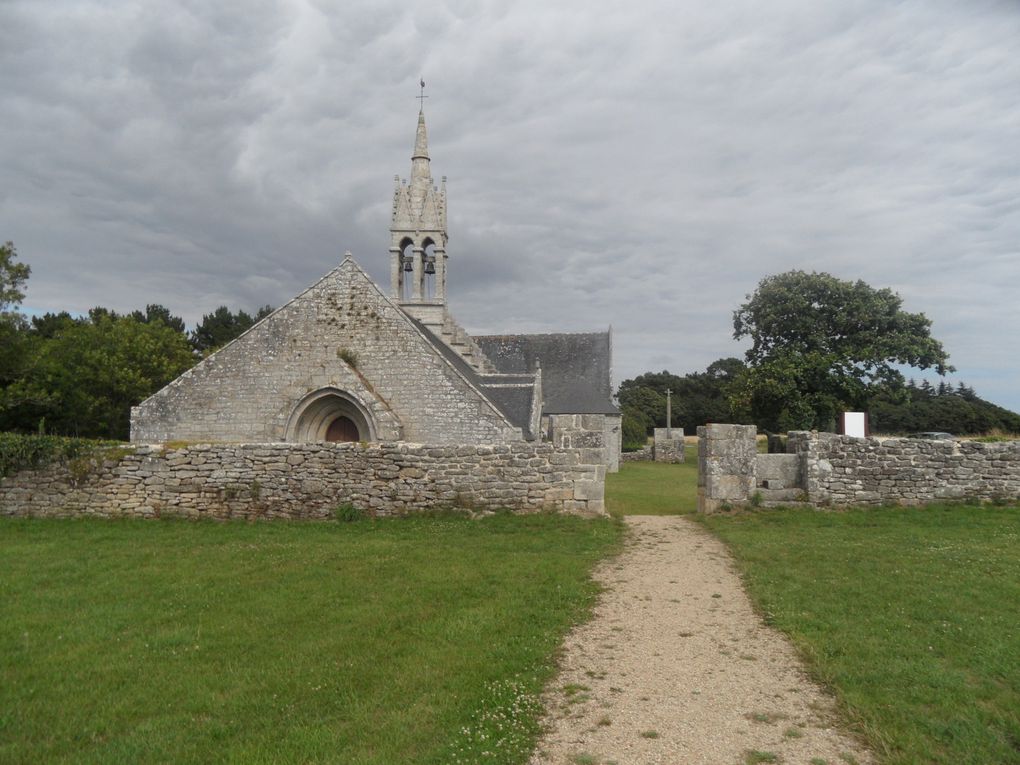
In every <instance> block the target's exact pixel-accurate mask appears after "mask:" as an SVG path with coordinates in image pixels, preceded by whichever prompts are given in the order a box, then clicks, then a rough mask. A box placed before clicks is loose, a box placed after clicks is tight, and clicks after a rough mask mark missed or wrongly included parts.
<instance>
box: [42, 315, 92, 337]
mask: <svg viewBox="0 0 1020 765" xmlns="http://www.w3.org/2000/svg"><path fill="white" fill-rule="evenodd" d="M85 321H88V319H83V318H76V317H74V316H72V315H71V314H69V313H68V312H67V311H61V312H60V313H49V312H47V313H44V314H43V315H42V316H33V317H32V325H31V327H30V330H29V331H30V332H31V333H32V334H33V335H35V336H36V337H41V338H51V337H56V335H57V334H58V333H59V332H60V331H61V330H63V329H64V328H65V327H67V326H69V325H71V324H81V323H83V322H85Z"/></svg>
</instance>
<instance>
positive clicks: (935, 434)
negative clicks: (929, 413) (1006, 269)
mask: <svg viewBox="0 0 1020 765" xmlns="http://www.w3.org/2000/svg"><path fill="white" fill-rule="evenodd" d="M910 437H911V438H923V439H925V440H926V441H955V440H956V436H954V435H953V434H952V433H946V432H944V431H941V430H926V431H924V432H923V433H913V434H911V436H910Z"/></svg>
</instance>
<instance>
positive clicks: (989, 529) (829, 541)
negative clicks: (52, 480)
mask: <svg viewBox="0 0 1020 765" xmlns="http://www.w3.org/2000/svg"><path fill="white" fill-rule="evenodd" d="M705 523H706V524H707V525H708V527H709V528H710V529H712V530H713V531H714V532H715V533H716V534H718V535H719V536H720V537H722V539H723V540H724V541H725V542H726V543H727V544H728V545H729V547H730V549H731V550H732V551H733V552H734V554H735V555H736V557H737V559H738V560H739V562H740V565H741V566H742V568H743V570H744V572H745V574H746V582H747V585H748V587H749V590H750V593H751V595H752V597H753V598H754V599H755V600H756V601H757V603H758V604H759V606H760V608H761V609H762V611H763V613H764V614H765V616H766V618H767V620H768V621H770V622H771V623H773V624H775V625H776V626H778V627H779V628H780V629H782V630H783V631H784V632H786V633H787V634H789V635H790V636H791V637H792V638H793V641H794V642H795V643H796V645H797V646H799V648H800V649H801V650H802V651H803V653H804V655H805V656H806V658H807V659H808V661H809V662H810V665H811V666H812V668H813V671H814V672H815V673H816V674H817V676H818V677H819V678H820V679H821V680H822V681H823V682H824V683H826V684H827V685H829V686H830V687H832V688H834V689H835V690H836V691H837V693H838V695H839V697H840V699H841V701H842V704H843V707H844V709H845V710H846V712H847V715H848V717H849V718H850V719H851V720H853V721H856V722H857V723H858V725H859V727H860V729H861V730H863V731H864V733H865V734H866V737H867V738H868V739H869V740H870V742H871V743H872V745H873V746H874V748H875V750H876V751H877V752H879V753H880V754H881V755H882V760H883V762H885V763H887V764H889V765H893V764H895V765H914V764H915V763H946V764H947V765H948V764H949V763H953V765H960V764H961V763H973V764H974V765H992V764H995V765H1005V764H1006V763H1020V509H1018V508H1016V507H1013V508H994V507H964V506H959V505H957V506H943V507H930V508H926V509H893V508H883V509H871V510H853V511H849V512H842V513H832V512H815V511H811V510H806V511H805V510H782V511H772V512H761V513H746V514H739V515H733V516H710V517H708V518H706V519H705Z"/></svg>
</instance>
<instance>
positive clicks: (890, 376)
mask: <svg viewBox="0 0 1020 765" xmlns="http://www.w3.org/2000/svg"><path fill="white" fill-rule="evenodd" d="M747 297H748V300H747V302H746V303H744V304H743V305H741V306H740V308H738V309H737V310H736V311H735V312H734V314H733V329H734V332H733V336H734V337H735V338H736V339H738V340H739V339H742V338H745V337H747V338H750V339H751V343H752V345H751V348H750V349H749V350H748V351H747V354H746V360H747V364H748V368H747V369H746V370H745V371H744V372H743V373H742V374H741V378H740V380H739V381H738V382H737V383H736V384H735V385H734V387H733V391H732V394H731V400H732V403H733V406H734V408H735V409H737V410H746V411H747V412H748V413H749V414H750V415H751V416H752V417H753V418H754V421H755V422H757V424H758V425H760V426H762V427H764V428H767V429H769V430H789V429H794V428H823V429H824V428H831V427H832V426H833V424H834V422H835V419H836V416H837V415H838V413H839V412H840V411H843V410H846V409H860V408H864V407H865V406H866V405H867V403H868V401H869V399H870V398H871V397H872V396H874V395H876V394H877V393H879V392H882V391H895V390H899V389H902V388H903V387H904V385H903V384H904V378H903V375H902V374H901V373H900V372H899V370H898V369H897V368H896V367H897V365H906V366H911V367H915V368H917V369H929V368H934V369H935V370H936V371H937V372H938V373H939V374H940V375H942V374H945V373H946V372H949V371H952V370H953V368H952V367H951V366H949V364H948V355H947V354H946V352H945V350H944V349H943V348H942V344H941V343H939V342H938V341H937V340H935V339H934V338H932V337H931V334H930V329H931V321H930V320H929V319H928V318H927V317H925V315H924V314H921V313H908V312H906V311H903V310H902V308H901V306H902V302H903V301H902V300H901V298H900V297H899V296H898V295H897V294H896V293H894V292H892V291H891V290H889V289H875V288H873V287H871V286H869V285H868V284H865V283H864V282H863V281H857V282H850V281H843V280H840V279H837V278H836V277H834V276H831V275H829V274H825V273H806V272H804V271H789V272H787V273H784V274H779V275H776V276H769V277H766V278H764V279H762V281H761V282H760V283H759V284H758V288H757V290H756V291H755V292H754V293H753V294H752V295H748V296H747Z"/></svg>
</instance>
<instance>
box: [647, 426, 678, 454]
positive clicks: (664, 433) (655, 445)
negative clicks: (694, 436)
mask: <svg viewBox="0 0 1020 765" xmlns="http://www.w3.org/2000/svg"><path fill="white" fill-rule="evenodd" d="M652 455H653V459H654V460H655V461H656V462H683V461H684V459H685V454H684V429H683V428H655V429H654V430H653V432H652Z"/></svg>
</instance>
